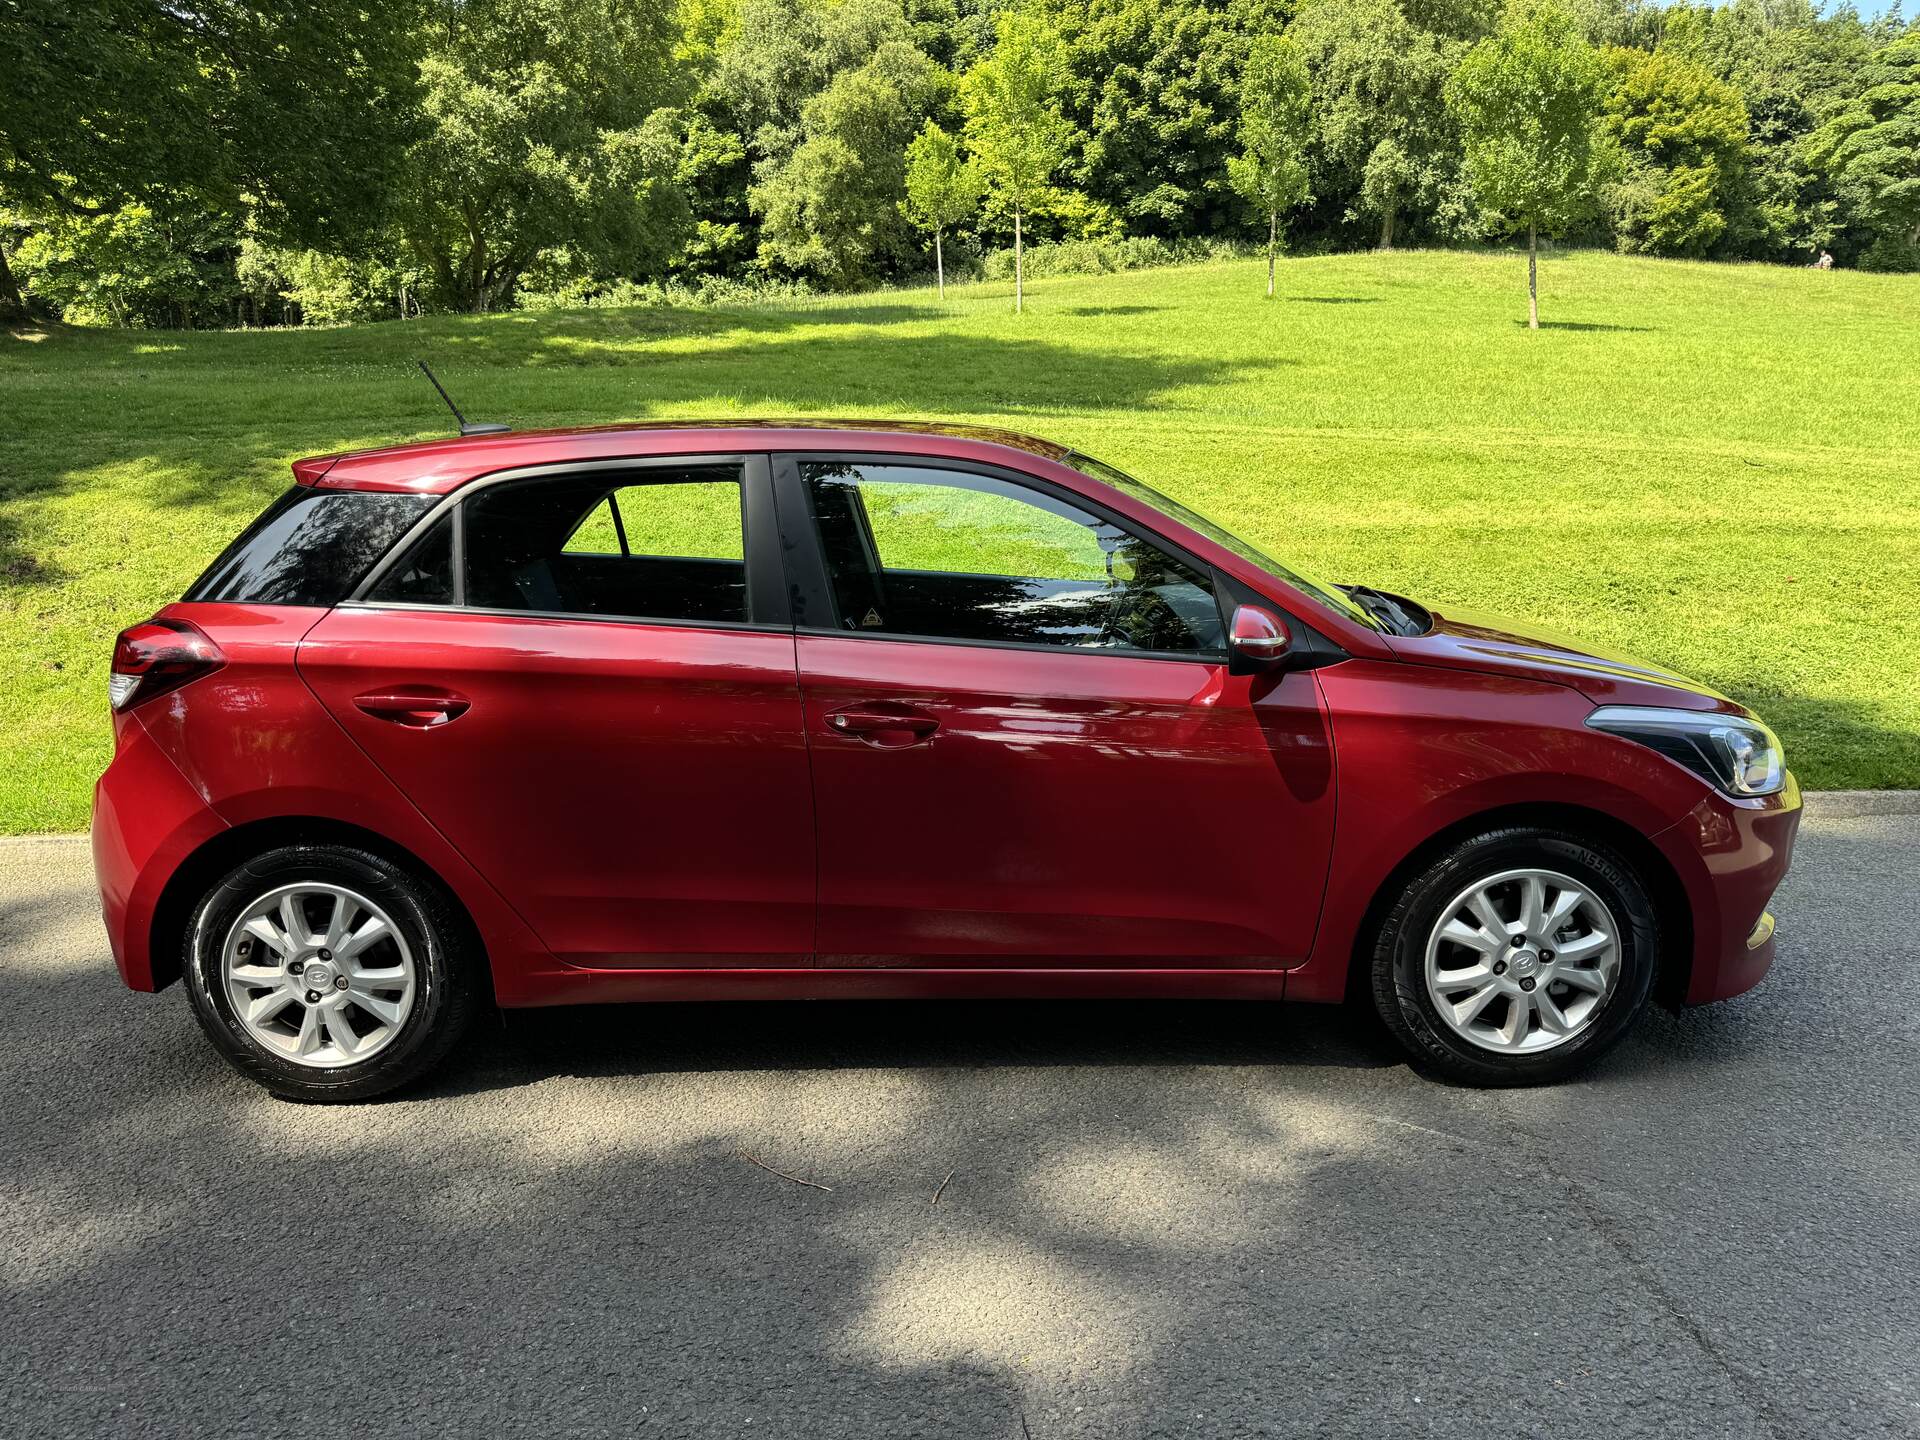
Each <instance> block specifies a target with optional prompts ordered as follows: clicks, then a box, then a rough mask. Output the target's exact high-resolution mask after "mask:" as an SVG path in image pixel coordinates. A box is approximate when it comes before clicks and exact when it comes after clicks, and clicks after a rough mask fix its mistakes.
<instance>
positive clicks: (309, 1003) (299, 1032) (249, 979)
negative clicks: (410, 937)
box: [220, 881, 418, 1070]
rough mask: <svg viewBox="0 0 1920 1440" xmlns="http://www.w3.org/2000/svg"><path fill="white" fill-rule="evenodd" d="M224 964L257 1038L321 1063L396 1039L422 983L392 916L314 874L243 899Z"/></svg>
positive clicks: (344, 1059)
mask: <svg viewBox="0 0 1920 1440" xmlns="http://www.w3.org/2000/svg"><path fill="white" fill-rule="evenodd" d="M220 973H221V978H222V980H223V981H224V983H225V985H226V989H227V998H228V1000H229V1001H230V1002H231V1003H232V1006H233V1013H234V1015H235V1016H236V1017H237V1018H238V1020H239V1021H240V1024H241V1026H242V1028H244V1029H245V1030H246V1032H247V1034H248V1035H249V1036H250V1037H251V1038H252V1039H253V1040H255V1041H256V1042H258V1043H259V1044H260V1045H262V1046H264V1047H266V1048H267V1049H269V1050H271V1051H273V1052H275V1053H276V1054H279V1055H282V1056H284V1057H285V1058H287V1059H289V1060H291V1061H293V1062H294V1063H295V1064H299V1065H308V1066H312V1067H313V1068H315V1069H323V1070H325V1069H337V1068H338V1067H340V1066H342V1065H356V1064H359V1063H360V1062H361V1061H363V1060H367V1059H370V1058H372V1057H373V1056H374V1055H376V1054H378V1053H379V1052H380V1051H382V1050H384V1049H385V1048H386V1047H387V1046H388V1045H390V1044H392V1043H393V1041H394V1039H395V1038H396V1037H397V1036H398V1035H399V1034H400V1031H401V1029H402V1028H403V1027H404V1026H405V1025H406V1022H407V1016H408V1015H409V1014H410V1013H411V1011H412V1009H413V1002H414V996H415V992H416V989H417V985H418V977H417V974H416V971H415V968H414V961H413V952H412V951H411V950H410V949H409V948H408V946H407V942H406V939H405V937H404V936H402V935H401V933H400V931H399V928H398V927H397V926H396V925H395V924H394V922H393V917H392V916H390V915H389V914H388V913H387V912H386V911H385V910H383V909H381V908H380V906H378V905H376V904H375V903H374V902H373V901H371V900H369V899H368V898H367V897H366V896H364V895H361V894H358V893H356V892H355V891H352V890H349V889H346V888H345V887H343V886H339V885H327V884H322V883H319V882H314V881H306V882H302V883H300V884H296V885H284V886H281V887H280V888H278V889H275V890H269V891H267V892H266V893H265V894H264V895H261V896H260V897H259V898H258V899H256V900H254V901H253V902H252V903H251V904H249V905H248V906H247V908H246V909H245V910H243V911H242V912H241V913H240V917H239V918H238V919H237V920H235V921H234V923H233V926H232V928H231V929H230V930H229V931H228V932H227V938H226V942H225V944H224V946H223V947H222V950H221V959H220Z"/></svg>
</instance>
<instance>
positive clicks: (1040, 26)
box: [961, 11, 1070, 313]
mask: <svg viewBox="0 0 1920 1440" xmlns="http://www.w3.org/2000/svg"><path fill="white" fill-rule="evenodd" d="M1064 62H1065V49H1064V47H1063V46H1062V45H1061V43H1060V37H1059V36H1058V35H1057V34H1055V33H1054V31H1053V29H1052V28H1051V27H1050V26H1049V25H1048V23H1047V21H1046V20H1045V19H1044V18H1042V17H1041V16H1039V15H1037V14H1032V13H1028V12H1024V11H1008V12H1006V13H1004V14H1002V15H1001V16H1000V22H999V26H998V39H997V40H996V42H995V44H994V47H993V53H992V54H991V55H989V56H988V57H987V58H986V59H984V60H982V61H981V62H980V63H979V64H977V65H975V66H974V67H973V69H971V70H969V71H968V72H967V75H966V79H965V80H963V81H962V82H961V98H962V100H963V101H964V102H965V105H966V112H967V126H966V136H967V148H968V149H970V150H971V151H973V153H974V155H975V156H976V157H977V158H978V161H979V164H980V169H981V171H982V173H983V174H984V175H985V177H986V180H987V183H988V185H989V186H990V187H991V188H992V190H993V192H994V195H995V196H996V198H997V199H998V200H999V202H1000V203H1001V204H1002V205H1004V206H1006V208H1007V209H1009V210H1011V211H1012V212H1013V308H1014V311H1015V312H1016V313H1018V312H1019V311H1020V310H1021V309H1022V308H1024V304H1025V295H1026V251H1025V241H1024V236H1023V234H1022V230H1021V226H1022V222H1023V221H1024V220H1025V219H1026V217H1027V216H1028V215H1030V214H1032V213H1033V206H1034V202H1035V201H1037V200H1039V199H1040V198H1041V197H1043V196H1044V195H1045V194H1046V193H1047V191H1048V189H1049V182H1050V181H1051V180H1052V178H1053V172H1054V171H1055V170H1057V169H1059V168H1060V162H1061V161H1062V160H1064V159H1065V158H1066V152H1067V141H1068V138H1069V135H1070V131H1069V128H1068V125H1067V121H1066V118H1065V117H1064V116H1063V115H1061V113H1060V108H1059V105H1058V104H1057V102H1056V100H1055V96H1056V93H1057V92H1058V90H1059V88H1060V84H1061V77H1062V72H1063V66H1064Z"/></svg>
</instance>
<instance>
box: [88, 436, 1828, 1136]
mask: <svg viewBox="0 0 1920 1440" xmlns="http://www.w3.org/2000/svg"><path fill="white" fill-rule="evenodd" d="M293 469H294V480H295V483H294V485H293V486H292V488H291V489H289V490H288V491H287V492H286V493H285V494H284V495H283V496H281V497H280V498H279V499H278V500H276V501H275V502H273V504H272V505H271V506H270V507H269V508H268V509H267V510H266V512H265V513H264V514H262V515H261V516H260V517H259V519H258V520H256V521H255V522H254V523H253V524H252V525H251V526H250V527H249V528H248V529H247V530H246V531H245V532H244V533H243V534H242V535H241V536H240V537H239V538H238V539H236V540H235V541H234V542H233V544H232V545H231V546H230V547H229V548H228V549H227V551H226V552H225V553H224V554H223V555H221V556H220V557H219V558H218V559H217V560H216V561H215V562H214V563H213V565H212V566H211V567H210V568H209V569H208V570H207V572H206V573H205V574H204V575H203V576H202V577H201V578H200V579H199V581H197V582H196V583H195V585H194V586H193V587H192V589H190V590H189V591H188V592H187V594H186V596H185V598H183V599H182V600H181V601H180V602H178V603H177V604H172V605H169V606H167V607H165V608H164V609H163V610H161V611H160V612H159V613H158V614H157V615H155V616H154V617H153V618H152V619H151V620H148V621H145V622H143V623H141V624H138V625H135V626H133V627H132V628H131V629H129V630H127V631H125V632H124V633H123V634H122V635H121V636H120V637H119V640H118V642H117V644H116V646H115V651H114V659H113V667H112V704H113V725H114V734H115V751H114V756H113V759H112V762H111V764H110V765H109V766H108V768H107V770H106V773H105V774H104V775H103V776H102V778H101V780H100V782H99V785H98V787H97V790H96V794H95V804H94V823H93V848H94V857H95V863H96V869H97V872H98V875H99V880H100V888H101V896H102V901H103V907H104V913H105V917H106V923H107V929H108V933H109V935H110V937H111V942H112V947H113V953H114V957H115V960H116V963H117V965H118V967H119V970H120V974H121V976H122V978H123V979H124V980H125V982H126V984H127V985H129V986H130V987H132V988H133V989H135V990H141V991H157V990H160V989H163V988H165V987H166V986H168V985H170V984H171V983H172V982H173V981H175V980H176V979H183V980H184V982H185V989H186V992H187V994H188V996H189V997H190V999H191V1002H192V1005H193V1008H194V1010H195V1012H196V1014H197V1016H198V1018H199V1020H200V1022H201V1024H202V1025H203V1026H204V1027H205V1029H206V1032H207V1034H208V1035H209V1036H210V1037H211V1038H212V1040H213V1043H214V1044H215V1045H216V1046H217V1047H218V1048H219V1049H220V1050H221V1051H222V1052H223V1053H224V1054H225V1055H226V1056H227V1057H228V1059H229V1060H231V1061H232V1062H233V1063H234V1064H235V1065H236V1066H238V1067H239V1068H240V1069H241V1070H242V1071H244V1072H245V1073H247V1074H249V1075H251V1076H253V1077H254V1078H255V1079H257V1080H259V1081H260V1082H262V1083H263V1084H265V1085H266V1086H267V1087H268V1088H270V1089H272V1090H273V1091H275V1092H277V1093H279V1094H281V1095H285V1096H289V1097H295V1098H300V1099H308V1100H357V1099H363V1098H366V1097H368V1096H372V1095H375V1094H378V1093H381V1092H383V1091H386V1090H389V1089H391V1088H393V1087H395V1086H398V1085H401V1084H404V1083H406V1082H408V1081H411V1080H413V1079H415V1078H416V1077H418V1076H420V1075H421V1074H423V1073H424V1072H426V1071H427V1070H428V1069H430V1068H431V1067H432V1066H433V1065H434V1064H435V1063H436V1062H437V1061H438V1060H439V1059H440V1058H441V1057H442V1056H443V1055H444V1054H445V1053H446V1051H447V1050H448V1048H449V1047H450V1046H451V1045H452V1044H453V1042H454V1040H455V1039H456V1038H457V1036H458V1034H459V1033H460V1030H461V1028H462V1026H463V1025H464V1024H465V1023H466V1021H467V1020H468V1019H469V1017H470V1016H471V1015H472V1014H473V1013H474V1012H475V1011H476V1010H477V1009H479V1008H481V1007H483V1006H486V1005H498V1006H504V1007H517V1006H534V1005H557V1004H570V1003H578V1002H604V1001H633V1000H654V1001H671V1000H712V999H756V998H776V997H781V998H799V997H843V998H860V997H896V998H897V997H928V998H932V997H939V996H975V997H978V996H989V997H993V996H997V997H1016V996H1018V997H1091V996H1128V997H1136V998H1162V999H1174V998H1183V997H1216V998H1235V999H1245V1000H1279V999H1282V998H1285V999H1289V1000H1306V1001H1330V1002H1331V1001H1343V1000H1348V999H1356V1000H1370V1001H1371V1003H1372V1004H1373V1005H1375V1006H1376V1007H1377V1008H1378V1010H1379V1013H1380V1015H1381V1017H1382V1019H1383V1020H1384V1021H1385V1023H1386V1025H1387V1027H1388V1028H1389V1029H1390V1030H1391V1032H1392V1033H1393V1034H1394V1035H1395V1036H1396V1037H1397V1038H1398V1039H1399V1040H1400V1041H1401V1042H1402V1043H1403V1044H1404V1045H1405V1046H1406V1047H1407V1049H1408V1051H1409V1052H1410V1054H1411V1055H1412V1056H1413V1057H1414V1059H1415V1060H1416V1062H1417V1063H1419V1064H1420V1065H1422V1066H1423V1067H1424V1068H1426V1069H1428V1070H1429V1071H1431V1072H1433V1073H1436V1074H1439V1075H1441V1076H1445V1077H1448V1078H1451V1079H1455V1080H1459V1081H1464V1082H1469V1083H1476V1084H1492V1085H1498V1084H1520V1083H1532V1082H1539V1081H1545V1080H1550V1079H1554V1078H1557V1077H1559V1076H1562V1075H1565V1074H1567V1073H1569V1072H1571V1071H1572V1070H1574V1069H1575V1068H1577V1067H1578V1066H1580V1065H1583V1064H1585V1063H1587V1062H1589V1061H1591V1060H1593V1059H1594V1058H1596V1057H1597V1056H1599V1055H1600V1054H1601V1053H1603V1052H1604V1051H1605V1050H1606V1049H1607V1048H1608V1047H1609V1046H1611V1045H1612V1044H1613V1043H1615V1042H1616V1041H1617V1040H1619V1039H1620V1038H1621V1036H1622V1035H1623V1034H1624V1033H1625V1032H1626V1030H1627V1029H1628V1027H1629V1026H1630V1025H1631V1024H1632V1022H1633V1021H1634V1019H1635V1017H1636V1016H1637V1015H1638V1014H1639V1013H1640V1012H1641V1010H1642V1009H1643V1008H1644V1007H1645V1005H1646V1004H1647V1003H1648V1002H1649V1000H1650V999H1653V998H1658V999H1660V1000H1662V1001H1664V1002H1666V1003H1669V1004H1674V1005H1678V1004H1698V1003H1702V1002H1706V1001H1712V1000H1719V999H1724V998H1726V997H1729V996H1733V995H1737V994H1739V993H1741V992H1742V991H1745V990H1747V989H1748V988H1750V987H1751V986H1752V985H1754V984H1755V983H1757V982H1758V981H1759V979H1760V978H1761V976H1762V975H1763V974H1764V973H1765V972H1766V970H1767V967H1768V965H1769V964H1770V963H1771V960H1772V956H1773V918H1772V916H1771V915H1770V914H1769V913H1768V910H1767V906H1768V903H1769V901H1770V899H1771V897H1772V895H1773V892H1774V890H1775V888H1776V887H1777V886H1778V884H1779V883H1780V880H1781V878H1782V876H1783V875H1784V874H1785V872H1786V869H1787V864H1788V859H1789V856H1790V853H1791V850H1792V845H1793V839H1794V833H1795V829H1796V826H1797V824H1798V821H1799V813H1800V800H1799V792H1798V787H1797V786H1796V785H1795V783H1794V780H1793V777H1792V775H1791V774H1790V773H1789V772H1788V771H1787V770H1786V768H1785V765H1784V761H1783V757H1782V755H1781V752H1780V747H1779V744H1778V742H1777V741H1776V740H1775V738H1774V737H1773V735H1772V733H1771V732H1770V731H1769V730H1768V729H1767V728H1766V726H1765V725H1763V724H1762V723H1761V722H1760V721H1759V720H1757V719H1756V718H1755V717H1754V716H1752V715H1751V714H1750V713H1748V712H1747V711H1746V710H1744V709H1743V708H1742V707H1740V706H1739V705H1737V704H1735V703H1733V702H1732V701H1730V700H1728V699H1727V698H1726V697H1724V696H1722V695H1719V694H1716V693H1714V692H1713V691H1711V690H1709V689H1706V688H1704V687H1702V686H1699V685H1696V684H1693V683H1691V682H1689V681H1687V680H1685V679H1683V678H1681V677H1680V676H1678V675H1675V674H1673V673H1671V672H1669V671H1666V670H1662V669H1659V668H1657V667H1654V666H1651V665H1648V664H1644V663H1642V662H1638V661H1634V660H1630V659H1626V658H1624V657H1620V656H1615V655H1609V654H1603V653H1601V652H1599V651H1596V650H1592V649H1589V648H1586V647H1582V646H1580V645H1577V644H1575V643H1573V642H1570V641H1566V640H1562V639H1557V638H1553V637H1548V636H1544V635H1541V634H1539V633H1537V632H1534V631H1531V630H1529V629H1526V628H1524V627H1519V626H1515V625H1511V624H1508V623H1504V622H1498V621H1493V620H1489V619H1486V618H1484V617H1478V616H1472V615H1463V614H1451V613H1438V612H1436V611H1434V610H1431V609H1429V608H1427V607H1424V606H1422V605H1421V604H1419V603H1417V602H1415V601H1414V600H1411V599H1407V598H1404V597H1401V596H1396V595H1389V594H1386V593H1384V592H1381V591H1377V590H1372V589H1368V588H1366V587H1364V586H1349V587H1341V586H1335V585H1331V584H1327V583H1324V582H1321V581H1317V580H1315V579H1312V578H1310V577H1308V576H1306V575H1304V574H1301V573H1299V572H1297V571H1296V570H1294V569H1292V568H1289V567H1288V566H1285V565H1283V564H1281V563H1280V562H1279V561H1277V560H1274V559H1272V558H1270V557H1268V556H1266V555H1263V554H1262V553H1260V552H1259V551H1258V550H1256V549H1254V548H1253V547H1251V546H1249V545H1247V544H1246V543H1244V542H1243V541H1240V540H1238V539H1236V538H1235V537H1233V536H1232V535H1230V534H1229V533H1228V532H1226V531H1225V530H1222V529H1221V528H1220V527H1218V526H1216V525H1214V524H1212V523H1211V522H1209V521H1207V520H1205V519H1203V518H1202V517H1200V516H1198V515H1196V514H1194V513H1193V512H1191V511H1189V510H1187V509H1185V508H1184V507H1182V506H1179V505H1177V504H1175V503H1174V502H1172V501H1170V500H1168V499H1166V498H1165V497H1164V496H1161V495H1159V494H1157V493H1156V492H1154V491H1152V490H1151V489H1149V488H1148V487H1146V486H1145V485H1142V484H1141V483H1139V482H1137V481H1135V480H1133V479H1131V478H1129V477H1128V476H1126V475H1124V474H1122V473H1121V472H1119V471H1117V470H1115V469H1113V468H1112V467H1110V466H1108V465H1105V464H1102V463H1100V462H1098V461H1095V460H1092V459H1090V458H1088V457H1086V456H1084V455H1080V454H1077V453H1075V452H1073V451H1071V450H1068V449H1066V448H1064V447H1061V446H1057V445H1052V444H1049V443H1047V442H1044V441H1040V440H1034V439H1030V438H1027V437H1023V436H1017V435H1012V434H1007V433H1003V432H999V431H989V430H981V429H974V428H968V427H960V426H943V425H912V424H891V423H879V422H865V421H861V422H846V423H839V424H833V423H803V422H793V421H784V422H778V423H768V424H753V423H740V422H727V423H725V424H718V425H711V426H703V425H686V424H668V425H654V426H624V427H617V428H606V429H597V430H575V431H553V432H544V433H522V434H484V435H482V434H474V435H464V436H463V437H462V438H459V439H452V440H446V441H436V442H428V443H423V444H413V445H403V446H396V447H393V448H389V449H382V450H371V451H363V452H356V453H351V454H342V455H330V456H323V457H319V458H315V459H310V460H302V461H299V462H297V463H296V464H295V465H294V467H293Z"/></svg>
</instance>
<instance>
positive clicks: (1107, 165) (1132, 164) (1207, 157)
mask: <svg viewBox="0 0 1920 1440" xmlns="http://www.w3.org/2000/svg"><path fill="white" fill-rule="evenodd" d="M1045 13H1046V14H1047V16H1048V17H1049V19H1050V20H1051V21H1052V23H1053V25H1054V26H1055V28H1056V29H1057V31H1058V32H1059V34H1060V37H1061V42H1062V44H1063V46H1064V47H1065V55H1064V62H1063V63H1064V67H1065V72H1066V78H1065V81H1064V84H1063V88H1062V92H1061V96H1060V103H1061V109H1062V112H1063V113H1064V114H1065V116H1066V117H1067V120H1068V123H1069V125H1070V126H1071V127H1072V139H1071V142H1070V145H1069V154H1068V158H1067V161H1066V165H1065V173H1066V176H1067V178H1068V180H1069V182H1070V183H1071V185H1072V186H1073V188H1074V189H1075V190H1076V191H1078V192H1080V193H1083V194H1085V195H1086V196H1088V197H1089V199H1090V200H1091V201H1093V202H1094V203H1096V204H1098V205H1101V206H1104V207H1105V208H1106V210H1108V211H1109V212H1111V213H1112V214H1113V215H1114V216H1115V217H1117V220H1118V222H1119V224H1120V225H1121V226H1123V227H1124V228H1125V229H1126V230H1127V231H1128V232H1130V233H1132V234H1136V235H1159V236H1167V237H1180V236H1189V235H1202V234H1208V233H1218V232H1220V231H1223V230H1226V229H1228V228H1230V227H1231V226H1233V225H1234V224H1235V223H1236V222H1237V220H1238V218H1239V215H1238V213H1237V207H1236V206H1235V205H1234V204H1233V195H1232V193H1231V190H1230V187H1229V185H1228V183H1227V180H1226V163H1227V159H1228V157H1229V155H1231V154H1232V153H1233V150H1234V140H1235V131H1236V127H1237V124H1238V119H1239V106H1238V89H1239V80H1240V69H1241V63H1242V57H1243V55H1244V53H1245V51H1246V47H1247V44H1248V43H1249V41H1250V39H1251V38H1252V37H1253V36H1255V35H1258V34H1261V33H1268V32H1273V31H1278V30H1279V29H1280V27H1281V25H1282V24H1283V22H1284V18H1285V12H1284V10H1283V9H1282V7H1281V6H1280V5H1278V4H1276V3H1270V0H1228V3H1224V4H1223V3H1218V0H1046V4H1045Z"/></svg>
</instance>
